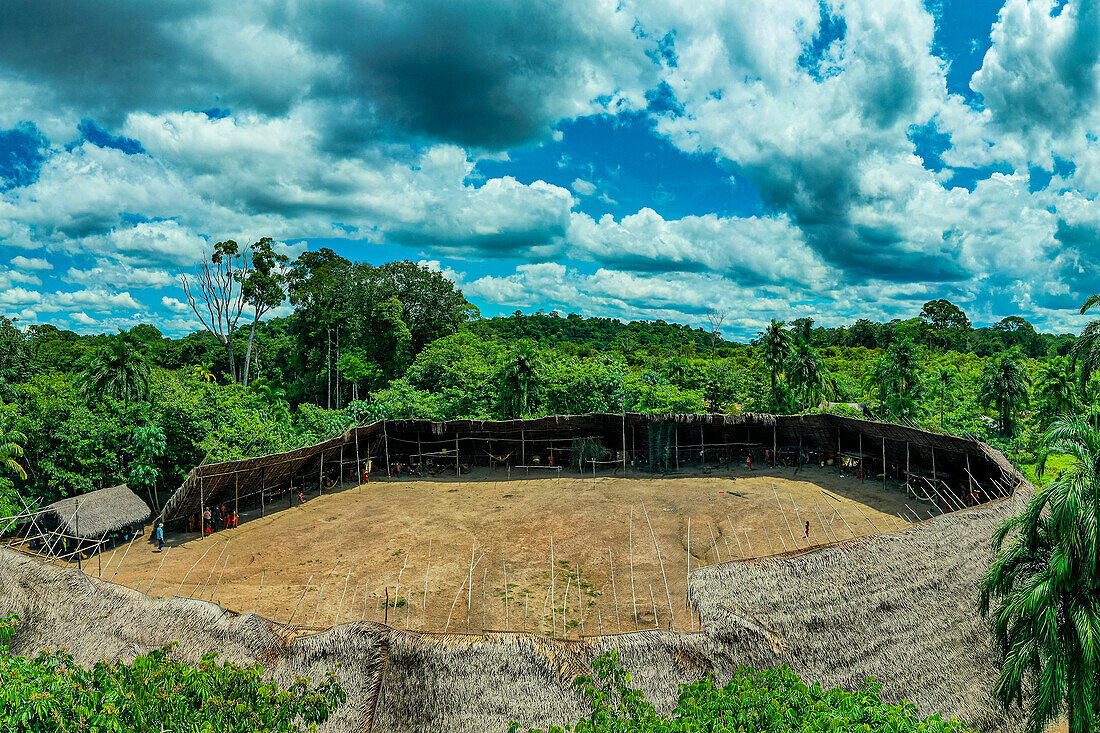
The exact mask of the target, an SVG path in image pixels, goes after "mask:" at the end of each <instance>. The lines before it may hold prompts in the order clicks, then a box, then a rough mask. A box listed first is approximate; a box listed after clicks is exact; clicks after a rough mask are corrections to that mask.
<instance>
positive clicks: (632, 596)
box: [627, 505, 638, 631]
mask: <svg viewBox="0 0 1100 733" xmlns="http://www.w3.org/2000/svg"><path fill="white" fill-rule="evenodd" d="M628 528H629V529H628V530H627V531H628V534H627V537H628V538H629V539H628V540H627V544H628V546H629V548H630V602H631V603H632V604H633V605H634V630H635V631H637V630H638V597H637V596H636V595H635V594H634V506H633V505H631V506H630V524H629V525H628Z"/></svg>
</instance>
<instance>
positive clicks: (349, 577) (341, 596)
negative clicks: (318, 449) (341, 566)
mask: <svg viewBox="0 0 1100 733" xmlns="http://www.w3.org/2000/svg"><path fill="white" fill-rule="evenodd" d="M340 470H341V472H342V471H343V470H344V469H343V466H342V465H341V467H340ZM349 580H351V568H350V567H349V568H348V574H347V575H346V576H345V577H344V592H343V593H341V594H340V604H339V605H338V606H336V620H335V621H333V622H332V625H333V626H339V625H340V612H341V611H343V610H344V598H346V597H347V595H348V581H349Z"/></svg>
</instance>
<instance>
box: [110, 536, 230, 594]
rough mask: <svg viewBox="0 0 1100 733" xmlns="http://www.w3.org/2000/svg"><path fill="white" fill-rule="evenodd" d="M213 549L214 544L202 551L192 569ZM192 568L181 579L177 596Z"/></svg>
mask: <svg viewBox="0 0 1100 733" xmlns="http://www.w3.org/2000/svg"><path fill="white" fill-rule="evenodd" d="M213 549H214V545H210V547H207V548H206V552H204V553H202V557H200V558H199V559H198V560H196V561H195V564H194V565H192V566H191V570H194V569H195V568H196V567H198V564H199V563H200V562H202V561H203V558H205V557H206V556H207V555H209V554H210V551H211V550H213ZM121 564H122V563H121V562H120V563H119V565H121ZM191 570H188V571H187V572H186V573H184V575H183V580H181V581H180V587H179V588H177V589H176V595H177V596H178V595H179V594H180V591H181V590H183V584H184V583H186V582H187V578H188V577H189V576H190V575H191Z"/></svg>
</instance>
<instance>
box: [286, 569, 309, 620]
mask: <svg viewBox="0 0 1100 733" xmlns="http://www.w3.org/2000/svg"><path fill="white" fill-rule="evenodd" d="M312 582H313V576H312V575H311V576H309V580H307V581H306V587H305V589H304V590H303V591H302V595H301V597H300V598H299V599H298V603H297V604H296V605H295V606H294V610H293V611H291V612H290V618H288V619H287V620H286V626H290V622H291V621H293V620H294V616H295V615H296V614H297V613H298V606H300V605H302V599H303V598H305V597H306V593H308V592H309V586H310V583H312Z"/></svg>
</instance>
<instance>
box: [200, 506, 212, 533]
mask: <svg viewBox="0 0 1100 733" xmlns="http://www.w3.org/2000/svg"><path fill="white" fill-rule="evenodd" d="M210 517H211V515H210V507H206V508H205V509H203V510H202V533H203V534H210V532H211V530H212V529H213V527H212V526H211V524H212V522H211V521H210Z"/></svg>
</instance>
